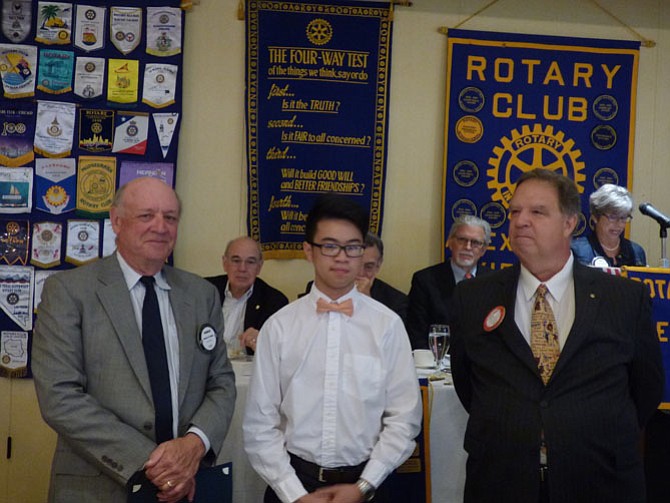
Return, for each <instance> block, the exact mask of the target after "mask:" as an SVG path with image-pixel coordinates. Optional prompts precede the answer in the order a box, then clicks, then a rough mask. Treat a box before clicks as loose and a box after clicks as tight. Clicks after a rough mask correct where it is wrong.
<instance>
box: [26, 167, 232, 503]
mask: <svg viewBox="0 0 670 503" xmlns="http://www.w3.org/2000/svg"><path fill="white" fill-rule="evenodd" d="M180 210H181V208H180V203H179V200H178V198H177V195H176V194H175V193H174V191H173V190H172V189H171V188H170V187H169V186H167V185H165V184H164V183H163V182H162V181H160V180H157V179H154V178H139V179H136V180H133V181H132V182H129V183H128V184H126V185H125V186H124V187H122V188H121V189H119V191H118V192H117V194H116V198H115V200H114V203H113V206H112V209H111V212H110V216H111V221H112V227H113V229H114V232H115V233H116V245H117V252H116V253H115V254H114V255H112V256H109V257H107V258H104V259H101V260H98V261H96V262H94V263H93V264H91V265H87V266H84V267H79V268H77V269H72V270H70V271H62V272H59V273H58V274H55V275H53V276H51V277H50V278H49V279H48V280H47V281H46V283H45V285H44V291H43V293H42V301H41V303H40V305H39V308H38V316H37V324H36V326H35V332H34V340H33V355H32V356H33V358H32V369H33V374H34V377H35V388H36V390H37V398H38V400H39V404H40V409H41V411H42V416H43V417H44V419H45V420H46V422H47V423H48V424H49V425H50V426H51V427H52V428H53V429H54V430H56V432H57V433H58V443H57V446H56V452H55V454H54V459H53V464H52V472H51V485H50V491H49V501H50V502H55V503H71V502H74V501H91V502H92V501H95V502H97V503H124V502H125V501H126V492H127V488H126V484H127V483H128V482H129V480H135V479H136V477H137V476H139V475H140V472H142V476H143V477H146V479H148V480H149V481H151V482H152V483H153V484H154V486H155V487H156V491H157V493H158V497H159V498H160V500H161V501H167V502H176V501H180V500H182V498H185V497H189V498H190V499H192V497H193V493H194V491H195V490H196V489H197V488H196V487H195V480H194V476H195V473H196V471H197V469H198V467H199V465H200V463H201V462H202V461H206V460H214V459H216V455H217V454H218V451H219V449H220V448H221V444H222V443H223V439H224V437H225V435H226V432H227V431H228V426H229V425H230V421H231V418H232V415H233V408H234V406H235V378H234V374H233V370H232V367H231V365H230V362H229V361H228V358H227V357H226V349H225V344H224V343H223V340H222V332H223V318H222V316H221V307H220V304H219V300H218V298H217V293H216V289H215V288H214V287H213V286H212V285H210V284H209V283H207V282H206V281H204V280H202V279H201V278H199V277H197V276H195V275H194V274H190V273H187V272H185V271H181V270H179V269H175V268H172V267H169V266H167V265H165V260H166V259H167V257H168V256H169V255H170V253H171V252H172V249H173V248H174V244H175V240H176V238H177V226H178V223H179V215H180ZM149 288H151V289H152V290H151V291H150V290H149ZM147 298H149V299H153V300H154V303H153V307H154V308H155V309H149V307H148V306H147V310H145V306H146V305H147V303H146V302H145V300H147ZM147 313H149V314H147ZM156 318H158V319H156ZM148 319H152V320H153V321H155V323H156V324H154V325H151V326H149V325H148V324H147V323H146V322H147V321H148ZM145 325H146V326H145ZM157 325H158V326H161V328H158V327H157ZM153 335H155V336H156V337H155V338H154V337H151V336H153ZM146 339H150V340H153V341H155V342H157V343H160V350H158V346H153V349H154V350H155V351H154V350H147V349H145V348H148V347H149V346H145V344H144V343H145V342H147V340H146ZM158 354H161V358H160V359H156V358H155V357H156V356H157V355H158ZM158 360H160V366H161V370H164V371H165V373H164V374H163V373H160V372H159V374H156V373H155V372H154V371H152V369H155V368H156V367H154V366H152V363H153V364H156V362H157V361H158ZM156 375H158V376H159V377H161V378H162V379H158V381H157V380H156V379H155V377H156ZM157 384H158V385H160V386H158V387H155V386H156V385H157ZM157 391H160V393H158V392H157ZM161 405H163V406H164V408H161Z"/></svg>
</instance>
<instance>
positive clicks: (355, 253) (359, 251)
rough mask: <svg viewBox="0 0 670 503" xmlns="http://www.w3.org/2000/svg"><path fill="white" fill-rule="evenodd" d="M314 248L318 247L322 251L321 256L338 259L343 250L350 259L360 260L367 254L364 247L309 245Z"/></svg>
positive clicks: (331, 244)
mask: <svg viewBox="0 0 670 503" xmlns="http://www.w3.org/2000/svg"><path fill="white" fill-rule="evenodd" d="M309 244H311V245H312V246H316V247H317V248H319V250H320V251H321V255H325V256H326V257H337V256H338V255H339V254H340V252H341V251H342V250H344V254H345V255H346V256H347V257H349V258H358V257H362V256H363V253H365V246H364V245H360V244H357V245H338V244H337V243H309Z"/></svg>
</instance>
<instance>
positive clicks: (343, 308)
mask: <svg viewBox="0 0 670 503" xmlns="http://www.w3.org/2000/svg"><path fill="white" fill-rule="evenodd" d="M329 311H334V312H336V313H342V314H346V315H347V316H351V315H353V314H354V303H353V302H352V301H351V299H347V300H345V301H343V302H339V303H338V302H327V301H326V300H325V299H319V300H317V301H316V312H317V313H327V312H329Z"/></svg>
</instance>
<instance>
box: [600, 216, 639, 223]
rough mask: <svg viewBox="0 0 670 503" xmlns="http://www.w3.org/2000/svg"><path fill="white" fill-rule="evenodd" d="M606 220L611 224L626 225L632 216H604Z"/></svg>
mask: <svg viewBox="0 0 670 503" xmlns="http://www.w3.org/2000/svg"><path fill="white" fill-rule="evenodd" d="M604 216H605V218H606V219H607V220H609V221H610V222H612V223H613V224H614V223H616V222H619V223H620V224H627V223H628V222H630V221H631V220H633V215H604Z"/></svg>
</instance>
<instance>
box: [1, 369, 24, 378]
mask: <svg viewBox="0 0 670 503" xmlns="http://www.w3.org/2000/svg"><path fill="white" fill-rule="evenodd" d="M27 375H28V367H19V368H16V369H9V368H7V367H0V377H6V378H8V379H15V378H17V377H26V376H27Z"/></svg>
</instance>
